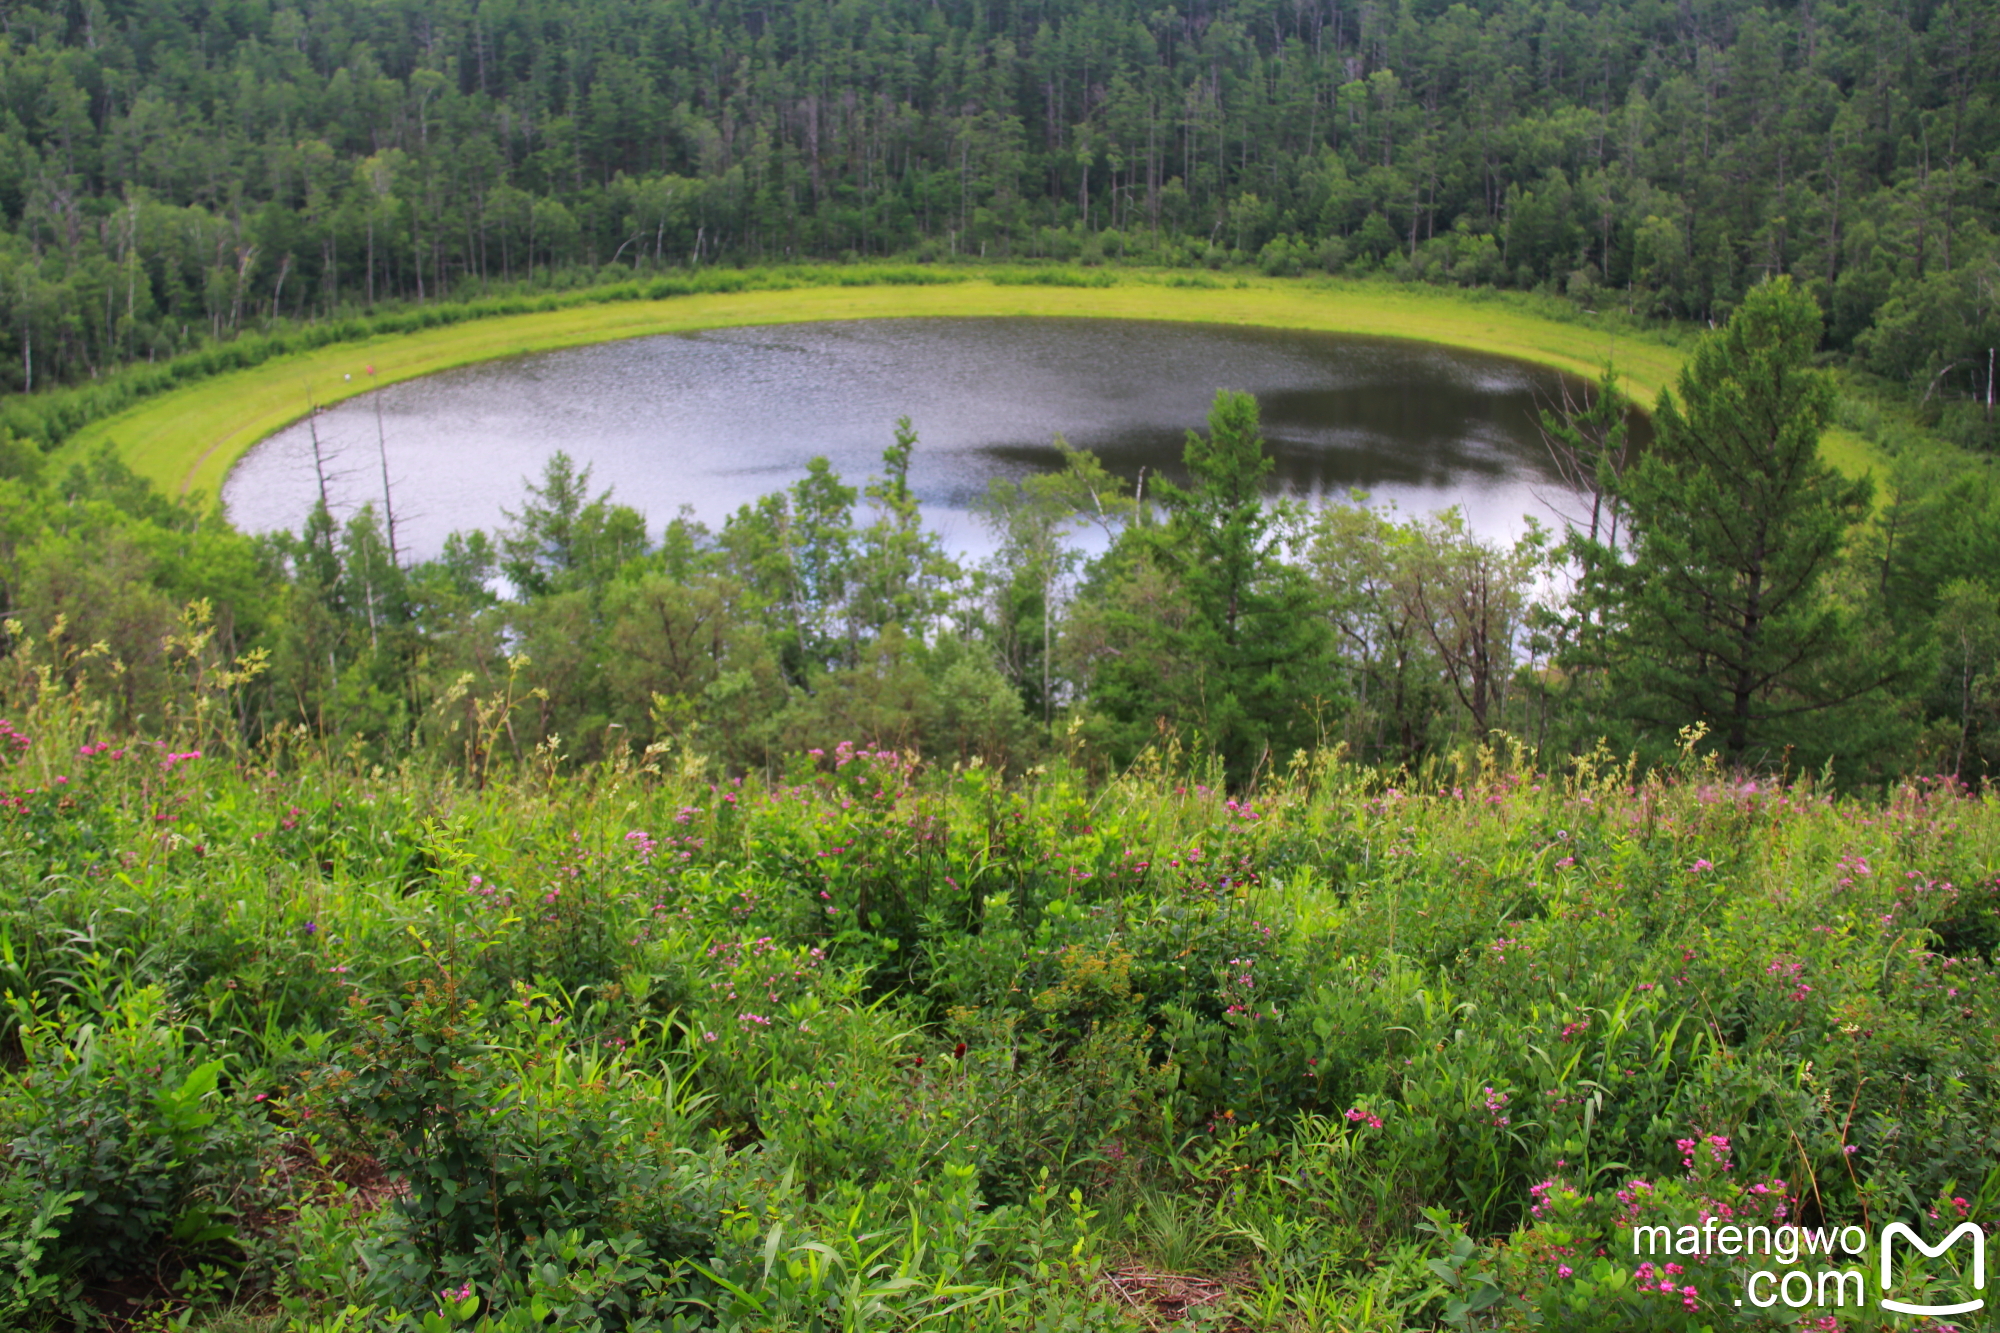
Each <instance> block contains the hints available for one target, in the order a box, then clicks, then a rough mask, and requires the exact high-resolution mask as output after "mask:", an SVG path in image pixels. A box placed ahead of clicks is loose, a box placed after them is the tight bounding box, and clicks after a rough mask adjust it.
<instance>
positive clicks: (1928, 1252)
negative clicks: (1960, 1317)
mask: <svg viewBox="0 0 2000 1333" xmlns="http://www.w3.org/2000/svg"><path fill="white" fill-rule="evenodd" d="M1898 1236H1900V1237H1902V1238H1903V1239H1905V1240H1907V1241H1909V1243H1910V1244H1912V1245H1914V1246H1916V1247H1917V1249H1918V1250H1920V1251H1922V1252H1923V1254H1924V1257H1925V1258H1928V1259H1939V1258H1942V1257H1943V1256H1944V1253H1945V1251H1946V1250H1949V1249H1950V1248H1951V1247H1952V1246H1954V1245H1956V1244H1958V1242H1959V1241H1960V1240H1963V1239H1966V1238H1968V1237H1969V1238H1970V1239H1971V1241H1972V1289H1973V1290H1974V1291H1984V1290H1986V1233H1985V1232H1984V1231H1981V1230H1980V1229H1979V1227H1978V1225H1977V1224H1976V1223H1973V1222H1962V1223H1960V1224H1959V1227H1958V1229H1957V1230H1956V1231H1954V1232H1952V1233H1951V1234H1950V1235H1949V1236H1946V1237H1945V1238H1944V1239H1943V1240H1941V1241H1939V1242H1938V1243H1937V1244H1936V1245H1929V1244H1926V1243H1925V1242H1924V1238H1923V1237H1922V1236H1919V1235H1918V1234H1917V1233H1916V1232H1914V1231H1912V1230H1910V1228H1909V1227H1907V1226H1905V1225H1904V1224H1903V1223H1901V1222H1891V1223H1890V1224H1889V1225H1888V1226H1886V1227H1884V1228H1883V1229H1882V1292H1883V1295H1882V1300H1881V1306H1882V1308H1883V1309H1884V1310H1894V1311H1895V1312H1896V1313H1897V1314H1920V1315H1932V1316H1936V1315H1947V1314H1971V1313H1973V1312H1974V1311H1976V1310H1982V1309H1984V1308H1985V1307H1986V1298H1985V1297H1984V1296H1981V1297H1977V1298H1975V1299H1973V1300H1969V1301H1959V1302H1958V1303H1956V1304H1954V1305H1919V1304H1916V1303H1914V1302H1910V1301H1899V1300H1893V1299H1891V1298H1890V1296H1889V1295H1888V1292H1889V1289H1890V1288H1891V1287H1893V1286H1894V1285H1895V1282H1896V1265H1895V1259H1896V1238H1897V1237H1898Z"/></svg>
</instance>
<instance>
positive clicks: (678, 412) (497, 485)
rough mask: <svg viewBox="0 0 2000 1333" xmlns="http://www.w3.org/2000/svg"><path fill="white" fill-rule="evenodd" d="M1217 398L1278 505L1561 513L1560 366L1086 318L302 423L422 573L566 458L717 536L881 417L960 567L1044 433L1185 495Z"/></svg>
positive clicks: (583, 380) (640, 372)
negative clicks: (1233, 409)
mask: <svg viewBox="0 0 2000 1333" xmlns="http://www.w3.org/2000/svg"><path fill="white" fill-rule="evenodd" d="M1219 388H1227V389H1245V390H1249V391H1250V392H1252V393H1254V394H1256V395H1257V397H1258V399H1259V401H1260V403H1261V405H1262V409H1263V422H1264V436H1265V439H1266V442H1267V444H1268V445H1269V448H1270V452H1271V454H1272V456H1273V457H1274V459H1275V460H1276V467H1275V468H1274V470H1273V472H1272V475H1271V483H1272V488H1273V490H1274V491H1284V492H1288V493H1290V494H1294V495H1299V496H1304V497H1308V498H1325V499H1340V500H1344V499H1345V498H1346V497H1347V495H1348V493H1349V492H1350V491H1351V490H1355V489H1360V490H1364V491H1367V492H1368V493H1369V494H1370V496H1371V497H1372V498H1373V500H1374V501H1375V502H1378V503H1379V502H1384V501H1394V502H1395V503H1396V504H1397V505H1398V506H1399V507H1401V508H1402V509H1403V510H1404V511H1406V512H1416V513H1425V512H1429V511H1432V510H1436V509H1442V508H1444V507H1445V506H1447V505H1457V506H1459V507H1460V508H1461V509H1462V510H1463V511H1464V513H1465V515H1466V518H1467V520H1468V522H1469V523H1470V524H1471V525H1472V527H1473V528H1474V529H1475V530H1477V531H1480V532H1482V533H1485V534H1487V535H1489V536H1493V537H1507V536H1511V535H1513V534H1515V533H1518V532H1519V531H1521V530H1522V528H1523V527H1524V526H1525V524H1524V518H1523V516H1524V515H1528V514H1533V515H1535V516H1537V517H1540V518H1543V519H1548V518H1550V517H1551V516H1552V514H1553V512H1554V505H1555V504H1556V503H1558V502H1559V501H1560V499H1561V488H1560V486H1559V485H1558V484H1557V483H1556V482H1555V480H1554V474H1553V472H1552V470H1551V468H1550V466H1549V460H1548V456H1547V453H1546V451H1545V449H1544V446H1543V443H1542V439H1541V435H1540V433H1539V431H1538V430H1537V428H1536V412H1537V409H1539V408H1541V407H1544V406H1548V405H1549V404H1551V403H1552V402H1553V401H1554V400H1555V399H1556V398H1557V397H1558V396H1559V395H1560V393H1561V388H1562V380H1561V377H1560V376H1559V375H1558V374H1557V373H1556V372H1554V371H1550V370H1543V369H1540V368H1537V367H1533V366H1527V365H1523V364H1521V363H1519V362H1513V361H1507V360H1503V359H1500V358H1495V357H1488V356H1481V355H1477V354H1474V353H1469V352H1460V351H1455V350H1452V349H1448V348H1440V347H1434V346H1429V345H1426V344H1422V343H1414V342H1403V341H1398V340H1392V339H1372V338H1356V337H1350V336H1341V335H1334V334H1322V333H1308V332H1300V331H1294V330H1285V329H1263V328H1245V327H1235V326H1218V325H1205V324H1179V323H1169V322H1151V321H1129V320H1097V319H881V320H858V321H852V322H844V323H823V324H788V325H776V326H765V327H759V328H729V329H715V330H711V331H706V332H701V333H689V334H668V335H662V336H658V337H649V338H637V339H631V340H628V341H623V342H611V343H600V344H597V345H594V346H589V347H578V348H571V349H567V350H564V351H559V352H545V353H536V354H533V355H527V356H520V357H513V358H508V359H505V360H500V361H489V362H484V363H482V364H479V365H474V366H467V367H463V368H461V369H457V370H448V371H443V372H441V373H439V374H436V375H431V376H427V377H425V378H422V379H416V380H409V381H406V382H404V383H401V384H397V385H392V386H390V387H388V388H385V389H382V390H379V391H377V392H376V393H373V394H367V395H363V396H361V397H357V398H352V399H349V400H347V401H346V402H344V403H341V404H339V405H338V406H336V407H333V408H331V409H328V410H326V411H324V412H322V413H321V414H320V415H319V417H318V418H317V420H316V421H315V422H314V423H312V425H313V427H315V428H316V429H317V433H318V437H319V441H320V444H321V447H322V450H323V452H324V454H325V456H326V457H327V459H328V460H329V462H328V472H329V481H328V490H329V494H330V495H331V497H332V499H333V501H334V504H335V507H336V509H337V510H339V511H340V512H343V513H345V512H349V511H351V510H353V509H355V508H358V507H359V506H360V505H361V504H363V503H366V502H368V501H370V500H373V501H375V502H376V503H377V504H378V505H379V504H380V501H381V497H382V463H381V450H383V449H386V452H387V455H388V467H389V476H390V480H391V482H392V485H393V491H394V496H395V504H396V513H397V526H398V537H399V539H401V541H402V542H403V544H404V545H405V546H406V547H407V548H408V549H409V550H410V551H411V552H412V553H413V554H414V555H416V556H418V557H425V556H430V555H434V554H436V553H437V552H438V550H440V549H441V547H442V545H443V542H444V538H445V535H446V534H447V533H449V532H451V531H452V530H454V529H465V528H474V527H484V528H489V529H491V528H495V527H498V526H501V525H503V524H504V523H505V519H504V517H503V516H502V510H503V509H506V508H509V507H513V506H516V505H518V503H519V502H520V499H521V497H522V491H523V483H524V479H526V478H530V477H539V476H540V474H541V471H542V466H543V463H544V462H545V461H546V460H547V459H548V457H549V456H550V455H551V454H553V453H554V452H555V451H556V450H559V449H560V450H565V451H567V452H568V453H569V454H570V455H571V456H572V457H573V458H575V459H576V460H577V461H578V463H579V464H583V465H587V466H589V467H590V468H591V469H592V484H593V487H594V488H600V489H601V488H603V487H607V486H608V487H611V488H613V489H614V490H615V493H616V498H617V499H618V500H619V501H621V502H623V503H625V504H629V505H632V506H633V507H635V508H637V509H639V510H640V511H642V512H643V513H645V514H646V516H647V520H648V523H649V525H650V526H651V527H652V528H653V529H654V530H655V531H656V532H657V530H658V529H659V527H660V526H661V525H662V524H663V523H664V522H665V521H666V520H667V519H668V518H670V517H672V516H673V515H674V514H675V513H676V512H677V511H678V510H679V509H680V508H681V507H682V506H688V507H691V508H692V510H693V512H694V513H695V514H696V516H698V517H699V518H701V519H703V520H704V521H706V522H708V523H710V524H711V525H719V524H720V523H721V522H722V520H723V519H724V518H725V517H726V516H727V515H728V514H729V513H730V512H732V511H733V510H734V509H735V508H736V507H737V506H738V505H741V504H744V503H745V502H747V501H750V500H753V499H755V498H756V497H758V496H760V495H763V494H765V493H767V492H770V491H773V490H778V489H780V488H782V487H785V486H788V485H790V484H791V483H792V482H793V481H794V480H795V479H797V478H798V477H799V476H801V475H803V473H804V471H805V465H806V462H807V460H808V459H810V458H812V457H813V456H814V455H818V454H824V455H825V456H826V457H827V458H828V459H829V460H831V462H832V463H833V466H834V468H835V469H836V470H837V471H838V472H840V474H841V475H842V477H843V478H844V479H845V480H846V481H847V482H848V483H849V484H850V485H854V486H857V487H858V486H859V485H860V484H861V483H862V482H863V481H865V480H866V479H867V478H868V477H869V476H870V475H872V474H873V473H875V472H876V471H878V470H879V468H880V465H881V458H882V451H883V449H884V448H885V447H887V446H888V445H889V443H890V442H891V439H892V437H893V431H894V422H895V419H896V418H897V417H899V416H905V415H907V416H908V417H909V418H910V419H911V422H912V424H913V425H914V426H915V427H916V429H917V432H918V436H919V444H918V446H917V451H916V459H915V463H914V465H913V466H912V468H911V478H910V479H911V484H912V486H913V488H914V489H915V491H916V493H917V495H918V497H919V499H920V500H921V501H922V502H923V504H924V507H925V516H926V520H927V521H928V523H929V524H930V526H931V527H932V528H934V529H935V530H937V531H938V532H939V533H940V534H941V535H942V536H943V538H944V540H945V542H946V543H947V544H948V545H949V546H950V547H952V548H953V549H955V550H957V551H960V552H962V553H968V554H977V553H982V552H984V551H986V550H988V549H990V547H991V544H992V543H991V540H990V538H989V537H988V536H987V534H986V533H985V531H984V530H983V528H982V527H981V526H980V524H979V521H978V520H977V519H976V518H975V517H974V516H973V514H972V512H971V511H970V509H969V507H968V506H969V505H970V503H971V502H972V501H973V499H974V498H975V497H977V496H978V495H980V494H981V493H982V492H983V491H985V489H986V487H987V484H988V483H989V481H990V480H991V479H992V478H994V477H1004V476H1019V475H1022V474H1024V473H1026V472H1028V471H1030V470H1033V469H1036V468H1039V467H1045V466H1051V465H1053V464H1054V463H1055V462H1056V460H1057V455H1056V452H1055V450H1054V448H1053V447H1052V445H1051V440H1052V438H1053V437H1054V436H1055V435H1057V434H1061V435H1063V436H1064V437H1066V438H1067V439H1068V440H1069V442H1070V443H1071V444H1074V445H1077V446H1079V447H1082V448H1086V449H1092V450H1095V451H1096V452H1097V453H1098V454H1099V455H1101V456H1102V457H1103V459H1104V462H1105V464H1106V466H1107V467H1109V468H1110V469H1112V470H1113V471H1114V472H1116V473H1118V474H1120V475H1122V476H1125V477H1127V478H1137V477H1138V476H1139V474H1140V471H1141V469H1142V468H1143V469H1145V470H1146V472H1147V474H1148V475H1156V474H1160V473H1164V474H1166V475H1168V476H1170V477H1177V476H1178V475H1179V474H1180V471H1181V469H1180V457H1181V449H1182V445H1183V443H1184V441H1185V438H1186V432H1187V431H1188V429H1189V428H1190V427H1200V426H1202V424H1203V422H1204V421H1205V418H1206V416H1207V412H1208V407H1209V403H1210V400H1211V399H1212V398H1213V397H1214V394H1215V391H1216V390H1217V389H1219ZM317 487H318V481H317V479H316V477H315V471H314V464H313V444H312V430H311V429H309V427H308V424H307V423H305V422H300V423H298V424H296V425H294V426H291V427H289V428H287V429H286V430H284V431H281V432H279V433H278V434H277V435H275V436H272V437H271V438H270V439H268V440H265V441H264V442H263V443H261V444H259V445H258V446H257V447H256V448H254V449H253V450H251V452H250V453H249V454H248V455H246V456H245V458H244V459H243V461H242V462H241V463H240V464H238V466H237V467H236V469H235V471H234V472H232V473H231V474H230V478H229V481H228V484H227V485H226V486H225V487H224V490H223V498H224V500H225V502H226V504H227V506H228V509H229V513H230V515H231V517H232V518H233V519H234V520H235V521H236V522H237V523H238V524H239V525H241V526H243V527H245V528H248V529H252V530H258V531H266V530H271V529H277V528H294V529H296V528H297V527H298V526H299V525H300V524H301V523H302V522H303V521H304V518H305V515H306V513H307V511H308V509H309V508H310V506H311V504H312V502H313V498H314V496H315V494H316V493H317Z"/></svg>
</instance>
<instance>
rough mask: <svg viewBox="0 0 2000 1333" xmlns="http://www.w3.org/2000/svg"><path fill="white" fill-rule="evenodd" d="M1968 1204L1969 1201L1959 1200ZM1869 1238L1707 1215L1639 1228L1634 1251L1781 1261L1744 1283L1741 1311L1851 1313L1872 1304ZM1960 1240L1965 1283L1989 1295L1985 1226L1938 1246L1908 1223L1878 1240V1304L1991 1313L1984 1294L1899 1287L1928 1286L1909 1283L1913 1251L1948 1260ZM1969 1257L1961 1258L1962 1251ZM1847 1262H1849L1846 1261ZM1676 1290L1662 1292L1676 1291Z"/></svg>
mask: <svg viewBox="0 0 2000 1333" xmlns="http://www.w3.org/2000/svg"><path fill="white" fill-rule="evenodd" d="M1958 1202H1961V1203H1962V1201H1958ZM1869 1239H1870V1238H1869V1235H1868V1233H1867V1232H1866V1231H1864V1230H1863V1229H1862V1228H1860V1227H1856V1226H1848V1227H1802V1226H1782V1225H1781V1226H1764V1225H1751V1226H1739V1225H1728V1224H1724V1223H1722V1222H1721V1219H1718V1218H1716V1217H1713V1216H1711V1217H1708V1218H1706V1219H1704V1220H1703V1224H1702V1225H1701V1226H1699V1227H1693V1226H1682V1227H1678V1228H1676V1227H1670V1226H1638V1227H1634V1228H1633V1229H1632V1253H1633V1254H1634V1255H1635V1256H1641V1257H1645V1256H1652V1257H1654V1258H1664V1257H1665V1256H1668V1255H1678V1256H1683V1257H1691V1258H1696V1259H1697V1261H1699V1259H1701V1258H1704V1257H1706V1256H1710V1255H1719V1256H1723V1257H1726V1258H1738V1259H1745V1260H1751V1261H1753V1262H1754V1260H1756V1259H1758V1258H1765V1259H1775V1260H1776V1261H1777V1263H1776V1265H1775V1266H1771V1267H1763V1268H1752V1269H1750V1271H1749V1273H1748V1275H1747V1278H1746V1280H1745V1281H1744V1284H1743V1295H1742V1296H1740V1297H1738V1298H1737V1299H1736V1301H1735V1302H1734V1303H1735V1304H1736V1305H1738V1306H1744V1305H1749V1306H1753V1307H1755V1308H1756V1309H1759V1310H1769V1309H1773V1308H1775V1307H1778V1306H1783V1307H1784V1308H1786V1309H1791V1310H1806V1309H1809V1308H1820V1309H1835V1310H1837V1309H1850V1308H1854V1307H1860V1306H1866V1305H1867V1304H1868V1303H1869V1302H1868V1275H1867V1272H1866V1270H1865V1268H1863V1267H1861V1266H1859V1265H1865V1264H1867V1262H1868V1260H1867V1258H1866V1256H1867V1253H1868V1244H1869ZM1960 1241H1969V1242H1971V1250H1972V1256H1971V1257H1972V1264H1971V1267H1970V1269H1969V1270H1967V1269H1960V1270H1959V1272H1960V1274H1961V1275H1962V1276H1963V1277H1969V1279H1970V1281H1969V1282H1965V1283H1964V1284H1963V1285H1964V1286H1966V1287H1969V1288H1970V1290H1971V1291H1972V1292H1975V1293H1981V1292H1984V1291H1985V1290H1986V1233H1985V1231H1983V1230H1982V1229H1981V1228H1980V1226H1979V1225H1978V1223H1976V1222H1971V1221H1964V1222H1960V1223H1959V1224H1958V1226H1956V1227H1955V1228H1953V1229H1952V1231H1951V1233H1950V1234H1949V1235H1947V1236H1946V1237H1945V1238H1944V1239H1943V1240H1941V1241H1939V1242H1938V1243H1937V1244H1935V1245H1933V1244H1931V1243H1930V1242H1929V1241H1928V1240H1926V1239H1924V1237H1923V1236H1922V1235H1920V1234H1918V1232H1917V1231H1916V1230H1915V1229H1914V1228H1912V1227H1910V1226H1909V1225H1907V1224H1906V1223H1902V1222H1891V1223H1890V1224H1889V1225H1888V1226H1886V1227H1884V1228H1883V1229H1882V1234H1881V1237H1880V1239H1879V1241H1878V1242H1877V1250H1878V1254H1879V1258H1878V1261H1877V1264H1876V1268H1877V1270H1878V1274H1879V1277H1880V1283H1881V1285H1880V1289H1879V1290H1878V1291H1877V1293H1876V1300H1875V1304H1876V1305H1877V1306H1879V1307H1880V1308H1881V1309H1884V1310H1887V1311H1890V1312H1891V1313H1893V1314H1903V1315H1918V1316H1923V1317H1926V1318H1932V1319H1937V1318H1942V1317H1944V1316H1947V1315H1966V1314H1974V1313H1977V1312H1978V1311H1980V1310H1983V1309H1985V1308H1986V1298H1985V1296H1984V1295H1974V1296H1973V1297H1972V1299H1970V1300H1955V1301H1954V1300H1942V1299H1937V1298H1935V1297H1933V1296H1931V1295H1929V1294H1928V1293H1927V1294H1926V1295H1925V1296H1924V1298H1922V1299H1908V1298H1905V1297H1903V1296H1898V1295H1897V1294H1895V1293H1896V1288H1897V1286H1898V1284H1899V1283H1902V1284H1903V1285H1904V1286H1905V1288H1906V1289H1907V1288H1908V1287H1909V1286H1911V1285H1915V1286H1918V1287H1921V1286H1923V1285H1924V1282H1923V1279H1922V1278H1921V1277H1920V1278H1918V1279H1917V1280H1916V1282H1915V1283H1914V1284H1912V1283H1910V1282H1908V1281H1906V1280H1905V1279H1907V1278H1908V1276H1909V1275H1908V1274H1907V1273H1906V1272H1905V1269H1906V1267H1907V1266H1908V1265H1909V1263H1910V1262H1911V1260H1909V1259H1908V1258H1907V1257H1906V1256H1907V1255H1908V1253H1909V1251H1910V1250H1912V1249H1914V1250H1916V1251H1917V1253H1918V1254H1920V1255H1922V1256H1923V1257H1924V1258H1925V1259H1942V1258H1944V1257H1945V1256H1946V1255H1947V1254H1949V1253H1951V1252H1952V1251H1953V1250H1954V1249H1955V1248H1956V1247H1957V1246H1958V1244H1959V1242H1960ZM1961 1253H1962V1252H1961ZM1814 1257H1819V1258H1820V1260H1821V1262H1822V1263H1823V1264H1826V1265H1827V1266H1825V1267H1820V1268H1814V1267H1812V1266H1811V1260H1812V1259H1813V1258H1814ZM1842 1260H1845V1262H1842ZM1658 1271H1662V1272H1665V1273H1667V1274H1670V1275H1672V1274H1679V1273H1681V1271H1682V1270H1681V1269H1680V1268H1679V1267H1677V1266H1676V1265H1674V1264H1671V1263H1669V1264H1667V1265H1666V1266H1665V1268H1664V1269H1661V1270H1658ZM1655 1275H1656V1271H1655V1269H1654V1266H1653V1265H1652V1264H1651V1263H1647V1264H1644V1265H1642V1266H1641V1268H1640V1278H1641V1280H1642V1286H1641V1290H1645V1289H1646V1288H1645V1287H1644V1285H1643V1282H1644V1281H1645V1280H1646V1279H1648V1278H1649V1277H1652V1276H1655ZM1678 1280H1682V1279H1679V1278H1672V1279H1669V1285H1664V1286H1662V1287H1661V1288H1660V1289H1661V1290H1666V1291H1672V1290H1673V1287H1672V1286H1671V1285H1670V1283H1671V1281H1678ZM1685 1290H1686V1293H1687V1295H1688V1297H1689V1308H1690V1309H1693V1308H1695V1305H1694V1301H1693V1296H1694V1291H1695V1288H1694V1287H1692V1286H1689V1287H1687V1288H1686V1289H1685Z"/></svg>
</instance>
